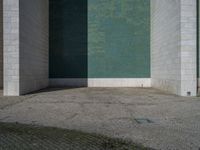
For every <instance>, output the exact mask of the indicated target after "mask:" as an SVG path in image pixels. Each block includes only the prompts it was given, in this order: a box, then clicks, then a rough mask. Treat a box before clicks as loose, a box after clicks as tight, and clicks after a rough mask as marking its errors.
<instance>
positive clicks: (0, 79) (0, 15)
mask: <svg viewBox="0 0 200 150" xmlns="http://www.w3.org/2000/svg"><path fill="white" fill-rule="evenodd" d="M0 88H3V0H0Z"/></svg>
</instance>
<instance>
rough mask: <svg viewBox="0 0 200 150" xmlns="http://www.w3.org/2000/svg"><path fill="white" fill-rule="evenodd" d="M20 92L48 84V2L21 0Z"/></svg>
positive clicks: (30, 90)
mask: <svg viewBox="0 0 200 150" xmlns="http://www.w3.org/2000/svg"><path fill="white" fill-rule="evenodd" d="M19 2H20V3H19V4H20V5H19V6H20V11H19V13H20V26H19V27H20V94H25V93H28V92H32V91H35V90H39V89H42V88H45V87H47V86H48V82H49V79H48V76H49V72H48V68H49V67H48V63H49V62H48V59H49V56H48V53H49V34H48V32H49V1H48V0H20V1H19Z"/></svg>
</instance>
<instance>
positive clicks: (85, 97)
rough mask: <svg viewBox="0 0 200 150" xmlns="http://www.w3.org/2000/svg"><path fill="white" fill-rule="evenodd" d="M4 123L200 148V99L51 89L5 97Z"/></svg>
mask: <svg viewBox="0 0 200 150" xmlns="http://www.w3.org/2000/svg"><path fill="white" fill-rule="evenodd" d="M137 119H138V120H137ZM145 119H146V120H145ZM0 121H1V122H20V123H26V124H37V125H45V126H54V127H62V128H66V129H75V130H81V131H85V132H90V133H100V134H104V135H107V136H111V137H120V138H125V139H131V140H132V141H133V142H136V143H141V144H143V145H145V146H147V147H152V148H156V149H180V150H183V149H194V150H197V149H199V148H200V98H198V97H197V98H185V97H178V96H175V95H169V94H166V93H162V92H160V91H157V90H154V89H139V88H74V89H73V88H72V89H65V90H62V89H52V90H51V89H49V90H47V91H43V92H40V93H35V94H30V95H27V96H24V97H11V98H8V97H1V98H0Z"/></svg>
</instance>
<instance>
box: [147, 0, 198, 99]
mask: <svg viewBox="0 0 200 150" xmlns="http://www.w3.org/2000/svg"><path fill="white" fill-rule="evenodd" d="M151 59H152V63H151V72H152V74H151V76H152V86H153V87H156V88H160V89H162V90H166V91H169V92H171V93H175V94H179V95H182V96H187V95H188V94H189V93H190V95H192V96H195V95H196V89H197V87H196V85H197V76H196V74H197V73H196V0H168V1H166V0H152V1H151ZM188 92H189V93H188Z"/></svg>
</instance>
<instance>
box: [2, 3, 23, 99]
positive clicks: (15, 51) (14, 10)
mask: <svg viewBox="0 0 200 150" xmlns="http://www.w3.org/2000/svg"><path fill="white" fill-rule="evenodd" d="M3 26H4V31H3V38H4V41H3V44H4V95H10V96H11V95H19V93H20V89H19V74H20V72H19V0H3Z"/></svg>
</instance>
